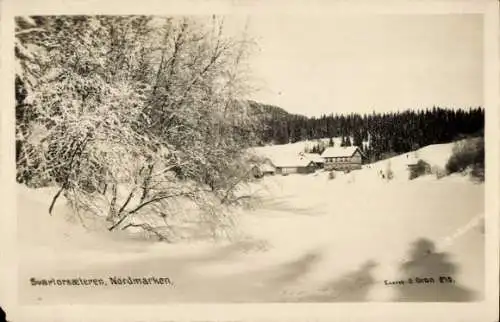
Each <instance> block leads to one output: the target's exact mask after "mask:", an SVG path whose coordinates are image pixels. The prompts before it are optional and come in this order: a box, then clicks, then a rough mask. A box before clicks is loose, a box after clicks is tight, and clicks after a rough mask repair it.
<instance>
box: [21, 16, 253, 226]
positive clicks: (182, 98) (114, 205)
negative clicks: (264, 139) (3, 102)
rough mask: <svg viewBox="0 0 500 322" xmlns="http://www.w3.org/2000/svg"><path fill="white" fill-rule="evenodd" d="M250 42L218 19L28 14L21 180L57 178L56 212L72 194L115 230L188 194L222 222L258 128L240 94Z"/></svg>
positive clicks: (24, 21) (40, 182) (161, 214)
mask: <svg viewBox="0 0 500 322" xmlns="http://www.w3.org/2000/svg"><path fill="white" fill-rule="evenodd" d="M251 45H252V43H251V41H249V40H248V39H247V37H246V36H245V34H244V32H242V34H241V35H240V36H238V37H234V36H232V37H229V36H227V34H226V33H225V31H224V22H223V20H222V19H219V18H218V17H215V16H214V17H175V18H173V17H165V18H158V17H149V16H148V17H146V16H123V17H122V16H38V17H19V18H17V19H16V46H15V54H16V63H17V66H16V86H15V90H16V161H17V180H18V181H19V182H21V183H24V184H27V185H29V186H35V187H37V186H48V185H57V186H58V187H59V192H58V193H57V194H56V196H55V197H54V200H53V202H52V205H51V209H50V210H52V207H53V205H54V203H55V202H56V201H57V199H58V197H59V196H60V195H61V194H63V195H65V197H66V199H67V200H68V201H69V202H70V203H71V204H72V205H73V206H74V207H75V209H76V210H77V211H81V210H85V211H87V212H88V211H90V212H92V213H95V214H101V215H103V216H104V217H106V219H107V222H108V223H109V227H108V228H109V230H113V229H116V228H118V227H124V226H127V225H131V222H133V220H132V219H133V217H135V216H138V215H140V214H141V213H148V214H151V213H152V214H155V215H157V217H158V218H163V219H165V218H167V217H168V216H170V215H173V212H175V210H171V211H169V209H172V208H171V201H172V200H173V199H175V198H179V197H185V198H189V199H190V200H191V201H193V202H195V203H196V204H198V205H199V206H200V207H201V208H202V209H204V210H205V211H204V212H203V214H204V215H208V216H209V217H207V220H209V221H217V220H219V219H220V218H222V217H224V216H223V215H221V214H220V213H221V212H220V211H219V210H215V209H214V208H213V207H215V206H216V205H217V206H220V205H229V204H232V203H233V202H237V201H238V200H240V199H239V197H238V196H237V188H238V186H239V184H240V183H242V182H244V181H245V180H247V179H246V178H247V176H245V171H246V170H245V167H244V163H243V162H242V159H243V157H244V156H243V151H244V150H245V148H246V147H249V146H253V145H254V144H255V142H256V136H255V133H257V130H258V127H259V124H258V123H257V122H256V119H255V118H254V115H253V114H252V113H250V110H249V106H248V104H246V103H245V102H244V101H241V100H239V98H240V97H242V96H244V95H245V94H246V90H247V88H248V87H247V83H246V74H247V70H246V65H245V61H246V58H247V56H248V54H249V53H250V51H251ZM96 201H99V206H98V207H97V206H96V205H95V204H96ZM103 205H104V206H103ZM141 227H143V228H145V227H146V228H147V227H151V225H149V224H141Z"/></svg>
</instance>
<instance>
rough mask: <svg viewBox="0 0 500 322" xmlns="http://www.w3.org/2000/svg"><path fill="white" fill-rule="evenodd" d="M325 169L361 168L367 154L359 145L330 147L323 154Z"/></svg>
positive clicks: (344, 169)
mask: <svg viewBox="0 0 500 322" xmlns="http://www.w3.org/2000/svg"><path fill="white" fill-rule="evenodd" d="M321 157H322V158H323V159H324V160H325V170H338V171H348V170H349V171H350V170H358V169H361V166H362V164H363V159H364V158H365V155H364V154H363V152H361V150H360V149H359V147H357V146H348V147H329V148H326V149H325V151H323V153H322V154H321Z"/></svg>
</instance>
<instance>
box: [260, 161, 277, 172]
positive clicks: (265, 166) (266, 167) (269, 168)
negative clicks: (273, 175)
mask: <svg viewBox="0 0 500 322" xmlns="http://www.w3.org/2000/svg"><path fill="white" fill-rule="evenodd" d="M260 170H261V171H263V172H274V171H275V169H274V167H273V166H272V165H270V164H269V163H263V164H261V165H260Z"/></svg>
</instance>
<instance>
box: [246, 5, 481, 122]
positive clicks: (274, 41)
mask: <svg viewBox="0 0 500 322" xmlns="http://www.w3.org/2000/svg"><path fill="white" fill-rule="evenodd" d="M240 18H241V17H240ZM240 20H244V19H240ZM249 23H250V25H249V26H250V28H249V35H250V36H251V37H253V38H254V39H255V40H256V41H257V44H258V47H259V49H258V50H257V52H256V53H254V55H253V57H252V59H251V61H250V68H251V70H252V72H253V77H254V78H255V79H254V82H255V84H258V87H260V88H261V90H260V91H259V92H257V93H255V94H253V95H252V96H251V98H252V99H255V100H257V101H260V102H263V103H269V104H274V105H278V106H280V107H282V108H284V109H286V110H287V111H289V112H292V113H300V114H304V115H309V116H312V115H316V116H317V115H320V114H322V113H337V112H338V113H346V112H360V113H364V112H371V111H372V110H376V111H380V112H384V111H391V110H402V109H412V108H425V107H432V105H439V106H443V107H450V108H453V107H463V108H467V107H469V106H474V107H475V106H482V105H483V98H482V97H483V70H482V68H483V49H482V48H483V32H482V31H483V30H482V17H481V16H480V15H451V14H450V15H421V14H420V15H393V16H382V15H370V16H361V15H351V16H332V15H331V14H330V15H326V14H325V15H305V14H304V15H276V14H272V15H271V14H267V15H266V14H259V15H254V16H250V17H249Z"/></svg>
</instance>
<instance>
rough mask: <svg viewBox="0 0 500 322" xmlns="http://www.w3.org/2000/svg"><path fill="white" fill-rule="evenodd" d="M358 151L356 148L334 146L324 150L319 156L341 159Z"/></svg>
mask: <svg viewBox="0 0 500 322" xmlns="http://www.w3.org/2000/svg"><path fill="white" fill-rule="evenodd" d="M356 150H358V147H357V146H346V147H341V146H334V147H329V148H326V149H325V151H323V153H322V154H321V157H322V158H339V157H340V158H342V157H351V156H352V155H353V154H354V152H356Z"/></svg>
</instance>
